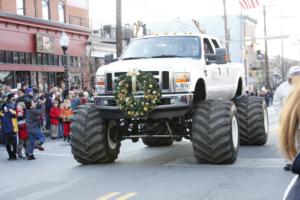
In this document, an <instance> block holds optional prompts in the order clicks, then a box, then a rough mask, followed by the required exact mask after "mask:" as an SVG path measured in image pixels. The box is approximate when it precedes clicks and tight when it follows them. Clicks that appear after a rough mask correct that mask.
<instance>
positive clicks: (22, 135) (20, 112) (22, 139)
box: [17, 102, 28, 159]
mask: <svg viewBox="0 0 300 200" xmlns="http://www.w3.org/2000/svg"><path fill="white" fill-rule="evenodd" d="M25 109H26V107H25V103H24V102H19V103H18V104H17V120H18V128H19V133H18V136H19V143H18V149H17V154H18V157H19V158H22V159H25V157H24V156H23V155H22V148H24V149H25V150H26V147H27V144H28V133H27V127H26V121H25Z"/></svg>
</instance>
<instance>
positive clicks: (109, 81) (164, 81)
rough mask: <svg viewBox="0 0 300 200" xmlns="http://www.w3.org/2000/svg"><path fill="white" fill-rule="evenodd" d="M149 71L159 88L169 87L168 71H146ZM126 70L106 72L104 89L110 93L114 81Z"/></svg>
mask: <svg viewBox="0 0 300 200" xmlns="http://www.w3.org/2000/svg"><path fill="white" fill-rule="evenodd" d="M147 72H150V73H151V74H152V75H153V76H154V78H155V80H156V81H157V83H158V84H159V86H160V89H161V90H169V89H170V76H169V72H168V71H162V72H160V71H147ZM126 73H127V72H116V73H107V74H106V91H107V92H108V93H112V92H113V91H114V81H115V80H116V79H117V78H118V77H119V76H121V75H123V74H126Z"/></svg>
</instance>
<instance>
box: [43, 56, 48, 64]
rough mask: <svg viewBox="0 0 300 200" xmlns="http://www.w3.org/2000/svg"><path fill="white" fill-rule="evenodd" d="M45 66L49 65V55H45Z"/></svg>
mask: <svg viewBox="0 0 300 200" xmlns="http://www.w3.org/2000/svg"><path fill="white" fill-rule="evenodd" d="M43 65H49V60H48V55H47V54H43Z"/></svg>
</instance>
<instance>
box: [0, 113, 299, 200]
mask: <svg viewBox="0 0 300 200" xmlns="http://www.w3.org/2000/svg"><path fill="white" fill-rule="evenodd" d="M269 115H270V123H271V124H270V129H271V131H270V135H269V141H268V143H267V144H266V145H265V146H261V147H245V146H241V147H240V149H239V155H238V159H237V161H236V162H235V163H234V164H231V165H199V164H197V163H196V161H195V159H194V158H193V152H192V146H191V143H190V142H188V141H185V142H181V143H175V144H174V145H173V146H171V147H165V148H149V147H146V146H144V145H143V144H142V143H141V142H138V143H134V144H133V143H132V142H130V141H125V142H123V143H122V147H121V153H120V155H119V159H118V160H117V161H116V162H115V163H113V164H106V165H89V166H83V165H80V164H79V163H77V162H76V161H75V160H74V159H73V157H72V155H71V153H70V146H69V145H66V144H63V142H62V141H51V140H48V141H47V143H46V144H45V148H46V151H44V152H36V153H35V155H36V157H37V159H36V160H34V161H27V160H17V161H7V154H6V151H5V149H4V147H3V146H1V147H0V200H37V199H43V200H69V199H70V200H126V199H130V200H136V199H141V200H277V199H278V200H279V199H281V198H282V195H283V192H284V190H285V188H286V186H287V185H288V183H289V181H290V180H291V179H292V177H293V175H292V174H291V173H290V172H285V171H283V166H284V163H285V161H284V159H282V157H281V156H280V154H279V153H278V149H277V140H276V134H275V128H276V126H277V125H276V118H277V115H276V114H275V113H274V112H273V111H272V109H271V110H270V112H269Z"/></svg>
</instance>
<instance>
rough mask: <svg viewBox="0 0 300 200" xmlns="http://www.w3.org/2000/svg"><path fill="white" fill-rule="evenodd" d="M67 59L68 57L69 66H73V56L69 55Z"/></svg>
mask: <svg viewBox="0 0 300 200" xmlns="http://www.w3.org/2000/svg"><path fill="white" fill-rule="evenodd" d="M69 59H70V66H71V67H73V66H74V65H73V59H74V57H73V56H70V57H69Z"/></svg>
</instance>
